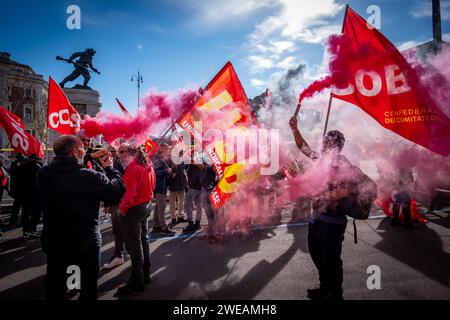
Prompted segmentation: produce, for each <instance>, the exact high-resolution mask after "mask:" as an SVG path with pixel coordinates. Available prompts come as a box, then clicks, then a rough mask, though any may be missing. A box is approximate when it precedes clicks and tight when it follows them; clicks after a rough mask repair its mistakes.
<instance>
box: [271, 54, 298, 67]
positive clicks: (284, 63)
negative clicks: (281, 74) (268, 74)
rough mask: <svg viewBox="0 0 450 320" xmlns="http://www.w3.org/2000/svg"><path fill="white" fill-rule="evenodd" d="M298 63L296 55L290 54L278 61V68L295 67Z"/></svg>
mask: <svg viewBox="0 0 450 320" xmlns="http://www.w3.org/2000/svg"><path fill="white" fill-rule="evenodd" d="M297 65H298V64H297V63H296V60H295V57H293V56H289V57H286V58H284V59H283V60H281V61H280V62H278V63H277V65H276V66H277V68H280V69H283V70H287V69H291V68H295V67H296V66H297Z"/></svg>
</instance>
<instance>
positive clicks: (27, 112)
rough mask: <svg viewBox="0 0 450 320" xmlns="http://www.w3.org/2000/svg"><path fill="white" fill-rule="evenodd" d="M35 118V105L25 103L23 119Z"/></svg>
mask: <svg viewBox="0 0 450 320" xmlns="http://www.w3.org/2000/svg"><path fill="white" fill-rule="evenodd" d="M31 120H33V107H32V106H31V105H25V106H24V107H23V121H25V122H31Z"/></svg>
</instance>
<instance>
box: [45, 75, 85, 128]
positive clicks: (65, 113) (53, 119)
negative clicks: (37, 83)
mask: <svg viewBox="0 0 450 320" xmlns="http://www.w3.org/2000/svg"><path fill="white" fill-rule="evenodd" d="M80 121H81V117H80V115H79V114H78V111H77V110H76V109H75V108H74V107H73V106H72V104H71V103H70V102H69V99H67V97H66V95H65V93H64V91H62V89H61V88H60V87H59V85H58V84H57V83H56V82H55V81H54V80H53V79H52V77H50V79H49V85H48V113H47V127H48V128H50V129H53V130H55V131H56V132H58V133H60V134H72V135H75V134H77V132H78V131H79V130H80Z"/></svg>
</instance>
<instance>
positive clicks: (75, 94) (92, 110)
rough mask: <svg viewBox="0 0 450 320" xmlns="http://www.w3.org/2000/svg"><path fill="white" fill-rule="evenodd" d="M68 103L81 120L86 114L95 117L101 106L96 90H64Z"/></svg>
mask: <svg viewBox="0 0 450 320" xmlns="http://www.w3.org/2000/svg"><path fill="white" fill-rule="evenodd" d="M63 91H64V92H65V94H66V96H67V98H68V99H69V101H70V103H71V104H72V105H73V106H74V107H75V108H76V109H77V110H78V113H79V114H80V116H81V117H82V118H83V117H84V116H85V115H86V114H87V115H89V116H91V117H95V115H96V114H97V113H98V112H100V109H101V107H102V104H101V102H100V94H99V93H98V91H96V90H86V89H69V88H64V89H63Z"/></svg>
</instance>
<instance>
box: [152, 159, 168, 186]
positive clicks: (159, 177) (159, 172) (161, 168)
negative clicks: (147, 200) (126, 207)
mask: <svg viewBox="0 0 450 320" xmlns="http://www.w3.org/2000/svg"><path fill="white" fill-rule="evenodd" d="M152 162H153V167H154V168H155V174H156V185H155V194H166V193H167V188H168V187H169V173H168V169H169V167H168V166H169V165H170V164H169V163H168V162H167V161H163V160H162V159H161V158H160V157H159V155H156V156H155V157H154V158H153V160H152Z"/></svg>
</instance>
